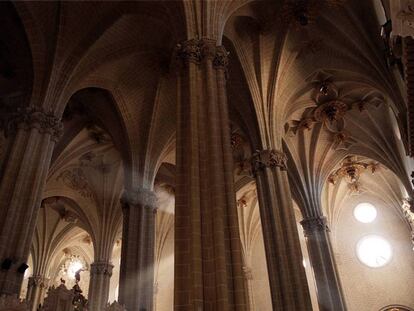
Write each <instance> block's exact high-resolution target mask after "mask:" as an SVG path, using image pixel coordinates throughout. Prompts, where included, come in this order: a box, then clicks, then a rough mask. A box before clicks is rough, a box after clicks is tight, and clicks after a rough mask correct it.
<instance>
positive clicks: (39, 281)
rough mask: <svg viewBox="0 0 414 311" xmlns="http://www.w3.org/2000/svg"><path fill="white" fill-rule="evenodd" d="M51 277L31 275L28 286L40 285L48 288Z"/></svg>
mask: <svg viewBox="0 0 414 311" xmlns="http://www.w3.org/2000/svg"><path fill="white" fill-rule="evenodd" d="M49 281H50V280H49V279H48V278H45V277H42V276H40V275H36V276H31V277H29V279H28V286H29V287H40V288H48V286H49Z"/></svg>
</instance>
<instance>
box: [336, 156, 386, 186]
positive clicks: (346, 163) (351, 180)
mask: <svg viewBox="0 0 414 311" xmlns="http://www.w3.org/2000/svg"><path fill="white" fill-rule="evenodd" d="M378 167H379V163H376V162H369V163H366V162H362V161H358V160H357V159H356V158H355V157H351V156H350V157H346V158H345V159H344V160H343V161H342V163H341V166H340V168H338V169H337V170H335V171H334V172H332V173H331V174H330V175H329V177H328V181H329V182H330V183H331V184H333V185H335V184H336V183H337V182H338V180H341V179H345V181H346V182H347V183H348V186H349V189H350V190H351V193H352V194H360V193H361V184H360V181H359V179H360V177H361V174H362V173H364V172H365V171H366V170H369V171H370V172H371V174H374V173H375V172H376V171H377V169H378Z"/></svg>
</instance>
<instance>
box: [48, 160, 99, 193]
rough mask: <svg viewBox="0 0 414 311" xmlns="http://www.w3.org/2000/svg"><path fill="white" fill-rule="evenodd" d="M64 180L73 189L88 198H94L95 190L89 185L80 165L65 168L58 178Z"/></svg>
mask: <svg viewBox="0 0 414 311" xmlns="http://www.w3.org/2000/svg"><path fill="white" fill-rule="evenodd" d="M60 179H61V180H62V182H63V183H64V184H65V185H66V186H67V187H69V188H70V189H72V190H75V191H77V192H78V193H79V194H80V195H81V196H82V197H84V198H87V199H92V198H93V197H94V196H93V191H92V189H91V188H90V186H89V183H88V180H87V178H86V176H85V174H84V172H83V170H82V169H81V168H79V167H75V168H73V169H67V170H64V171H63V172H62V173H60V174H59V176H58V177H57V178H56V180H57V181H59V180H60Z"/></svg>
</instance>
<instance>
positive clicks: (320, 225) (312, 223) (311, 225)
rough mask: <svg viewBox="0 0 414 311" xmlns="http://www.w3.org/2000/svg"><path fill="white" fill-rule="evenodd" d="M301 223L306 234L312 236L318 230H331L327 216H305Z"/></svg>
mask: <svg viewBox="0 0 414 311" xmlns="http://www.w3.org/2000/svg"><path fill="white" fill-rule="evenodd" d="M300 224H301V225H302V228H303V232H304V234H305V236H310V235H312V234H313V233H315V232H317V231H329V227H328V225H327V221H326V217H325V216H317V217H309V218H305V219H303V220H302V221H301V222H300Z"/></svg>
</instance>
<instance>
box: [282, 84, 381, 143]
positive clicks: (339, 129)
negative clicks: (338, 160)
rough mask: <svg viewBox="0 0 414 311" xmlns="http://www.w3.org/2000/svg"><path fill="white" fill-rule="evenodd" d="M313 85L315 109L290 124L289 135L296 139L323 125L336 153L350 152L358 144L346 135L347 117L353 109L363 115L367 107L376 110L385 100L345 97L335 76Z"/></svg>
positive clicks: (287, 130) (287, 125) (306, 110)
mask: <svg viewBox="0 0 414 311" xmlns="http://www.w3.org/2000/svg"><path fill="white" fill-rule="evenodd" d="M311 83H313V84H315V85H316V87H315V90H314V96H313V98H314V99H313V101H314V104H315V105H314V106H312V107H309V108H306V109H305V111H304V112H303V114H302V118H301V119H300V120H291V121H289V122H288V123H287V124H286V133H287V134H290V135H296V134H297V133H298V132H299V131H303V130H311V129H312V127H313V126H314V125H315V124H322V125H323V127H324V128H325V129H326V130H328V131H329V132H331V133H332V134H333V137H332V138H333V141H334V148H335V149H348V148H349V147H350V146H351V145H352V144H354V143H355V142H356V141H355V140H354V139H353V138H352V137H351V135H350V134H349V133H348V132H347V131H345V116H346V115H347V113H348V112H349V111H350V110H352V109H357V110H358V111H359V112H363V111H364V110H365V109H366V107H367V105H374V106H375V107H377V106H379V105H380V104H381V103H382V102H383V98H379V97H377V96H370V95H368V96H366V97H364V98H362V99H358V100H355V99H352V98H349V97H347V98H345V97H342V96H341V95H342V94H341V92H340V91H341V90H340V89H339V88H338V86H337V85H336V84H335V83H334V82H333V79H332V76H325V77H323V78H322V79H321V80H319V79H318V80H316V81H311Z"/></svg>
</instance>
